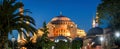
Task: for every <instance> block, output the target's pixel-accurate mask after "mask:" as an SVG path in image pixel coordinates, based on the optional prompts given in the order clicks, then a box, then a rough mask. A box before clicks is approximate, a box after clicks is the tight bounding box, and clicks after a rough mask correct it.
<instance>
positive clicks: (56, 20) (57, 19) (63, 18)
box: [51, 15, 72, 24]
mask: <svg viewBox="0 0 120 49" xmlns="http://www.w3.org/2000/svg"><path fill="white" fill-rule="evenodd" d="M51 23H52V24H69V23H72V21H71V20H70V19H69V18H67V17H66V16H63V15H60V16H56V17H54V18H53V19H52V20H51Z"/></svg>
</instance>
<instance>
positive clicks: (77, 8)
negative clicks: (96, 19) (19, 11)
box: [15, 0, 100, 36]
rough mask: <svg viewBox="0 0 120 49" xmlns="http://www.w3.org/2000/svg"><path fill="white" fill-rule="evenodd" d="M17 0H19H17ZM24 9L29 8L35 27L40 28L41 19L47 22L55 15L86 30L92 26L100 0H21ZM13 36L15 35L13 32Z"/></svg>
mask: <svg viewBox="0 0 120 49" xmlns="http://www.w3.org/2000/svg"><path fill="white" fill-rule="evenodd" d="M18 1H19V0H18ZM22 2H23V3H24V9H30V11H31V12H32V14H29V15H30V16H32V17H33V18H34V19H35V21H36V28H37V29H38V28H41V27H42V24H43V21H46V22H47V23H48V22H49V21H51V19H52V18H54V17H55V16H58V15H60V11H62V15H64V16H67V17H68V18H70V19H71V20H72V21H73V22H75V23H76V24H77V25H78V28H80V29H84V30H85V31H86V32H87V31H88V30H89V29H90V28H92V24H91V23H92V18H93V16H95V13H96V9H97V6H98V4H99V3H100V0H22ZM15 36H17V35H16V34H15Z"/></svg>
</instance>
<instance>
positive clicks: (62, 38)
mask: <svg viewBox="0 0 120 49" xmlns="http://www.w3.org/2000/svg"><path fill="white" fill-rule="evenodd" d="M60 40H61V41H65V42H68V41H69V39H68V38H67V37H65V36H58V37H56V38H55V39H54V41H55V42H59V41H60Z"/></svg>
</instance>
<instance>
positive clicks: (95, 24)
mask: <svg viewBox="0 0 120 49" xmlns="http://www.w3.org/2000/svg"><path fill="white" fill-rule="evenodd" d="M98 21H99V17H98V13H96V18H95V19H94V18H93V22H92V27H93V28H95V27H98Z"/></svg>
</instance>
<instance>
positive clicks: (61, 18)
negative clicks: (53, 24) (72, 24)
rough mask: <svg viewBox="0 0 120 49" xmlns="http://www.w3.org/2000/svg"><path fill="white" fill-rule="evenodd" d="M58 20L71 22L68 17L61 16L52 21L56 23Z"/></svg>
mask: <svg viewBox="0 0 120 49" xmlns="http://www.w3.org/2000/svg"><path fill="white" fill-rule="evenodd" d="M56 20H70V19H69V18H67V17H66V16H62V15H60V16H57V17H54V18H53V19H52V21H56Z"/></svg>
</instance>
